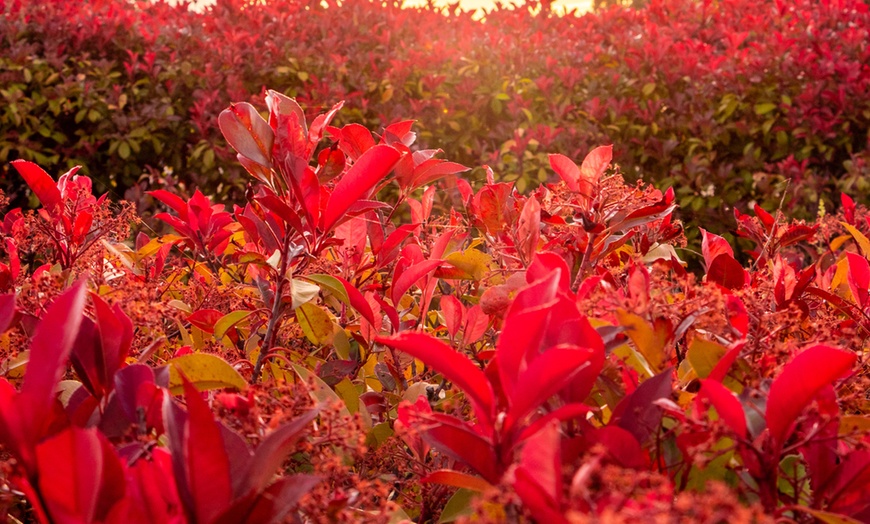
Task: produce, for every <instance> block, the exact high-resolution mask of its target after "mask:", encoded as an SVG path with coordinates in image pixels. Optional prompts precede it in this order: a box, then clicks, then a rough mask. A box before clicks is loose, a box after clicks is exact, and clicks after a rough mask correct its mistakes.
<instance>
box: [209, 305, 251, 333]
mask: <svg viewBox="0 0 870 524" xmlns="http://www.w3.org/2000/svg"><path fill="white" fill-rule="evenodd" d="M253 313H254V312H253V311H246V310H244V309H240V310H238V311H233V312H232V313H227V314H226V315H224V316H222V317H221V318H220V320H218V321H217V322H215V325H214V336H215V338H216V339H218V340H221V339H222V338H224V337H225V336H226V334H227V332H228V331H229V330H230V329H232V328H234V327H237V326H239V324H241V323H242V322H244V321H245V320H247V318H248V317H249V316H251V314H253Z"/></svg>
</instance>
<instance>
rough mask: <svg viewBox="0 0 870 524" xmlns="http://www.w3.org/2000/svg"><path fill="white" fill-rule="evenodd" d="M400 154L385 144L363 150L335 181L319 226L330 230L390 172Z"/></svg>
mask: <svg viewBox="0 0 870 524" xmlns="http://www.w3.org/2000/svg"><path fill="white" fill-rule="evenodd" d="M400 156H401V154H400V153H399V152H398V151H396V150H395V149H394V148H392V147H390V146H386V145H377V146H374V147H372V148H371V149H369V150H368V151H366V152H365V153H363V155H362V156H361V157H360V158H359V160H357V161H356V163H354V165H353V166H351V168H350V169H349V170H348V172H347V173H345V174H344V176H343V177H342V178H341V180H340V181H339V182H338V184H336V186H335V189H334V190H333V192H332V195H331V196H330V198H329V203H328V204H327V205H326V211H325V212H324V213H323V216H322V217H321V219H322V229H323V230H324V231H329V230H330V229H332V227H333V226H334V225H335V224H336V223H337V222H338V221H339V219H341V218H342V216H344V214H345V213H346V212H347V210H348V209H350V207H351V206H352V205H353V204H354V203H355V202H356V201H357V200H359V199H361V198H365V197H366V196H368V194H369V192H370V191H371V190H372V189H373V188H374V187H375V186H376V185H377V184H378V182H380V181H381V180H383V179H384V177H386V176H387V174H389V172H390V171H391V170H392V169H393V166H395V165H396V162H398V161H399V158H400Z"/></svg>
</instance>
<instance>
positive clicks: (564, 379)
mask: <svg viewBox="0 0 870 524" xmlns="http://www.w3.org/2000/svg"><path fill="white" fill-rule="evenodd" d="M591 356H592V350H591V349H587V348H579V347H576V346H567V345H565V346H558V347H555V348H550V349H548V350H546V351H544V352H543V353H542V354H540V355H539V356H537V357H536V358H535V359H534V360H532V362H531V363H530V364H529V367H528V369H526V370H525V371H523V372H522V373H520V375H519V376H518V377H517V382H516V387H515V389H514V390H513V391H512V392H511V393H510V394H509V401H510V410H509V411H508V415H507V418H506V419H505V422H504V428H505V431H508V430H509V429H511V428H512V427H513V425H514V424H518V423H520V422H522V420H523V418H524V417H525V416H526V415H528V414H529V413H530V412H532V411H533V410H535V409H538V408H539V407H541V406H542V405H543V404H544V403H545V402H546V401H547V399H549V398H550V397H552V396H553V395H555V394H556V393H558V392H559V390H561V389H562V388H564V387H565V386H566V385H567V384H568V382H569V381H570V380H571V378H572V377H573V376H574V375H575V374H576V373H578V372H580V371H581V370H582V369H583V367H585V366H587V365H589V364H588V363H589V359H590V358H591Z"/></svg>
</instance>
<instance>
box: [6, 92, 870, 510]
mask: <svg viewBox="0 0 870 524" xmlns="http://www.w3.org/2000/svg"><path fill="white" fill-rule="evenodd" d="M266 106H267V107H268V110H269V117H268V120H264V119H263V118H261V117H260V115H259V114H258V112H257V111H256V109H255V108H254V106H252V105H250V104H248V103H245V102H241V103H236V104H233V105H232V106H230V107H229V108H227V109H225V110H224V111H222V112H221V114H220V115H219V117H218V122H219V126H220V130H221V132H222V134H223V135H224V137H225V138H226V140H227V142H228V143H229V144H231V146H232V147H233V148H234V149H235V150H236V151H237V153H238V160H239V162H240V164H241V165H242V166H243V167H244V169H245V171H246V172H247V173H248V179H249V181H250V184H251V186H250V189H249V190H248V191H247V196H246V199H245V200H244V201H243V202H242V204H243V206H242V205H233V206H232V209H229V208H228V207H227V206H225V205H224V204H217V203H214V202H213V201H212V200H211V199H210V198H209V197H207V196H205V195H204V194H203V193H202V192H200V191H196V192H194V193H193V194H179V193H177V192H175V191H174V189H175V188H173V190H172V191H170V190H168V189H164V188H156V189H154V190H153V191H152V192H151V194H152V195H153V196H154V197H155V199H156V200H158V201H160V202H162V203H163V204H165V205H166V206H167V207H168V209H169V210H168V212H163V213H159V214H157V215H156V218H157V219H159V220H161V221H163V222H166V223H168V224H169V225H171V226H172V227H173V228H174V230H175V233H173V234H166V235H161V236H156V237H153V238H152V237H149V236H148V235H147V234H144V233H140V234H138V235H137V236H136V237H135V238H134V239H131V240H130V241H125V238H126V236H127V235H128V229H127V228H128V227H129V220H130V219H131V217H133V216H134V214H133V213H132V206H129V205H122V204H113V205H112V206H121V207H118V208H115V207H112V206H110V205H108V204H106V202H107V201H106V200H104V199H103V197H100V198H97V197H96V196H94V195H93V193H92V187H91V181H90V179H89V178H87V177H85V176H82V175H79V174H78V173H77V172H76V171H71V172H68V173H66V174H64V175H62V176H61V177H60V178H59V179H58V180H57V181H55V180H54V179H53V178H52V177H51V176H50V175H48V174H47V173H46V172H45V171H43V170H42V169H41V168H40V167H38V166H37V165H36V164H34V163H32V162H28V161H24V160H17V161H15V162H13V168H14V169H15V171H17V173H18V174H20V176H21V177H22V178H23V180H24V181H25V182H26V184H27V185H28V186H29V187H30V188H31V189H32V190H33V192H34V194H35V195H36V196H37V198H38V199H39V200H40V202H41V204H42V208H41V209H39V211H38V212H32V211H29V212H22V211H21V210H20V209H13V210H9V211H7V212H6V213H5V215H4V217H3V222H2V237H3V238H2V239H3V242H2V246H3V250H4V258H3V262H2V263H0V292H2V293H4V294H2V295H0V351H2V362H3V364H2V370H3V373H4V377H3V378H2V379H0V444H2V446H3V453H4V454H3V455H0V459H2V460H3V469H2V470H0V471H3V475H4V477H5V478H4V480H3V484H2V485H4V486H11V487H12V489H4V491H3V492H2V493H3V497H2V498H0V511H2V512H5V513H8V514H10V515H12V516H14V517H15V518H18V519H23V518H25V517H27V518H34V519H37V520H39V521H43V522H53V521H56V520H60V519H70V520H76V521H96V520H99V521H106V522H109V521H111V522H139V521H142V522H145V521H147V522H164V521H169V520H172V521H196V522H280V521H284V520H285V519H290V520H294V519H297V520H298V519H309V520H312V521H322V522H327V521H328V522H334V521H349V520H355V521H373V522H388V521H402V520H403V519H413V520H416V521H419V522H427V521H434V520H436V519H439V518H440V519H442V520H448V521H449V520H464V519H474V518H477V519H479V520H484V521H493V520H505V519H512V520H515V521H538V522H573V521H586V520H595V521H597V520H605V519H607V520H610V519H613V520H625V521H640V520H643V521H647V520H652V519H659V518H661V519H665V518H667V519H675V518H679V519H686V520H693V521H694V520H699V521H700V520H704V521H715V522H723V521H728V522H761V521H774V520H780V519H790V520H794V521H799V522H803V521H806V522H809V521H812V520H814V519H816V518H818V519H823V520H827V521H833V520H846V519H847V518H848V519H854V520H857V521H862V522H863V521H867V520H868V518H870V515H868V512H870V501H868V500H867V498H866V497H865V496H864V495H865V493H866V492H867V489H868V482H870V479H868V477H867V475H866V474H865V472H866V471H867V469H868V466H870V454H868V452H867V444H868V439H870V435H868V430H867V428H868V427H870V425H868V419H867V411H868V405H867V399H866V395H865V393H866V388H867V383H868V379H867V371H866V369H865V367H864V366H863V365H862V364H861V361H860V359H859V358H858V357H859V355H860V354H861V352H862V350H863V349H862V348H863V346H864V341H865V339H866V337H867V335H868V333H870V322H868V316H867V311H868V307H870V298H868V288H870V262H868V257H870V240H868V238H867V235H868V230H870V219H868V214H867V209H866V208H865V207H863V206H860V205H856V204H855V203H854V202H853V201H852V200H851V199H849V198H848V197H843V199H842V210H841V211H840V212H839V213H838V214H837V215H826V216H824V217H821V218H818V219H817V220H816V221H814V222H812V223H803V222H795V221H790V220H788V219H787V218H786V217H785V216H784V215H783V214H782V213H781V212H780V211H776V212H774V213H773V214H770V213H768V212H766V211H765V210H764V209H763V208H761V207H756V208H754V209H753V210H752V212H751V214H743V213H742V212H738V214H737V219H738V223H739V229H738V233H739V234H740V235H742V236H744V237H745V238H746V239H747V242H750V243H753V244H754V245H755V246H756V251H755V252H754V254H753V255H752V256H753V260H752V262H751V264H750V265H749V266H748V267H744V266H743V265H741V264H740V263H739V262H738V261H737V260H735V258H734V252H733V248H732V247H731V245H729V244H728V243H727V242H726V241H725V240H724V239H723V238H722V237H720V236H717V235H715V234H713V233H708V232H707V231H704V230H702V231H701V232H700V233H701V236H702V243H701V246H700V250H701V253H702V255H703V260H704V266H705V270H704V274H703V276H702V277H695V276H694V275H693V274H691V273H687V272H686V271H685V269H684V267H683V265H682V263H681V260H680V259H679V257H678V256H677V251H676V249H677V248H679V247H681V245H682V244H683V242H684V237H683V228H682V225H681V224H680V223H679V222H678V221H676V220H674V218H673V214H674V212H675V210H676V209H677V204H676V201H675V198H676V197H675V192H674V191H673V190H671V189H668V190H665V191H660V190H658V189H655V188H653V187H651V186H649V185H647V184H643V183H637V184H627V183H625V181H624V180H623V178H622V176H621V175H620V173H619V170H618V169H616V167H615V166H613V165H612V161H613V157H612V154H613V148H612V147H610V146H602V147H598V148H595V149H594V150H592V151H590V152H589V153H588V154H587V155H586V156H585V158H584V160H583V161H582V162H581V163H580V165H577V164H576V163H575V162H574V161H573V160H572V159H571V158H569V157H567V156H563V155H552V156H551V157H550V158H549V159H548V161H549V163H550V164H551V166H552V171H553V173H554V178H555V179H557V180H558V182H557V183H553V184H548V185H542V186H540V187H538V188H537V189H535V190H534V191H532V192H531V193H530V194H528V195H522V194H521V193H519V192H518V191H516V190H515V188H514V187H513V185H512V184H510V183H507V182H497V181H496V180H495V179H494V175H493V174H492V173H491V172H490V173H488V176H487V178H488V180H487V181H486V183H485V184H484V185H483V187H482V188H480V189H479V190H477V191H475V190H473V189H472V188H471V186H470V185H469V184H468V183H467V182H465V181H464V180H462V179H457V180H453V181H451V182H450V183H448V181H450V178H449V177H451V176H453V175H454V174H456V173H457V172H461V171H462V170H463V169H464V168H463V166H462V165H461V164H457V163H454V162H450V161H448V160H445V159H441V158H439V157H438V156H437V152H436V151H433V150H429V151H425V150H415V149H414V142H415V140H416V135H415V133H414V131H413V128H412V124H411V123H410V122H407V121H401V122H397V123H393V124H389V125H387V126H386V127H385V130H384V132H383V134H382V136H380V137H375V136H373V135H372V134H371V133H370V132H369V131H367V130H365V128H363V127H361V126H359V125H357V124H347V125H344V126H338V125H334V121H335V119H336V118H337V115H338V114H339V113H340V109H341V106H340V105H337V106H334V107H333V109H332V110H330V111H329V112H327V113H324V114H321V115H319V116H317V117H316V118H314V119H311V120H310V124H308V121H309V120H308V119H306V118H305V117H304V114H303V112H302V110H301V107H300V106H299V104H298V103H297V102H296V101H295V100H293V99H291V98H288V97H286V96H284V95H282V94H280V93H278V92H275V91H268V92H267V97H266ZM379 194H380V195H384V196H385V198H384V199H382V200H378V199H377V198H376V197H377V195H379ZM454 203H455V205H454ZM402 217H407V218H408V219H407V220H403V219H402ZM88 290H90V293H88ZM20 348H24V349H23V350H22V349H20ZM68 362H69V364H71V366H70V365H69V364H68ZM69 493H75V494H76V495H77V496H76V497H70V496H69Z"/></svg>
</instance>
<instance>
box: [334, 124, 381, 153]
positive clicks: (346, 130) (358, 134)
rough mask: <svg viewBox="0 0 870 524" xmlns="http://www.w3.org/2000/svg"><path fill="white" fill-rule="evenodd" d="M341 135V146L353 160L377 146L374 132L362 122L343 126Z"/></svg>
mask: <svg viewBox="0 0 870 524" xmlns="http://www.w3.org/2000/svg"><path fill="white" fill-rule="evenodd" d="M339 136H340V139H339V142H338V144H339V147H341V150H342V151H344V153H345V154H346V155H347V156H348V157H350V159H351V160H353V161H357V160H358V159H359V158H360V157H361V156H362V155H363V154H364V153H365V152H366V151H368V150H369V149H371V148H373V147H374V146H375V139H374V138H372V133H371V132H370V131H369V130H368V129H366V128H365V126H362V125H360V124H348V125H346V126H344V127H342V128H341V131H340V132H339Z"/></svg>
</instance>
